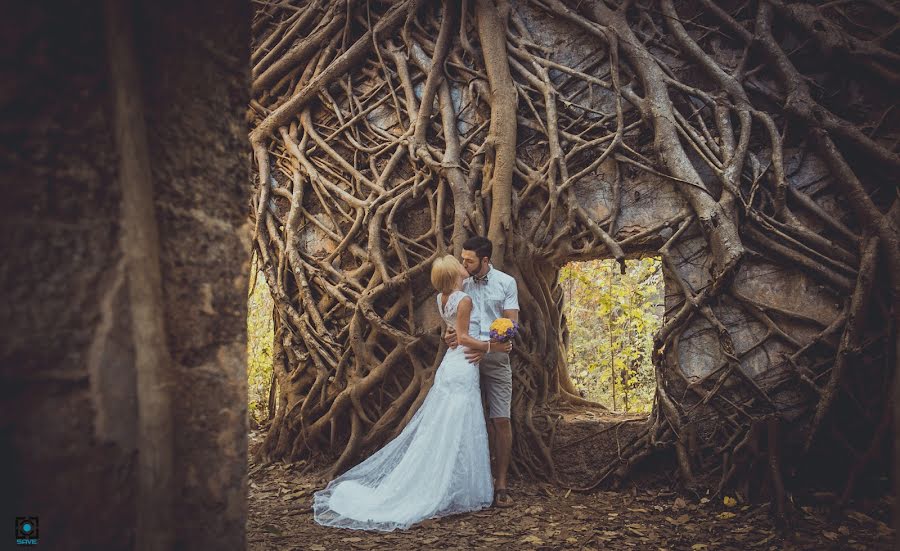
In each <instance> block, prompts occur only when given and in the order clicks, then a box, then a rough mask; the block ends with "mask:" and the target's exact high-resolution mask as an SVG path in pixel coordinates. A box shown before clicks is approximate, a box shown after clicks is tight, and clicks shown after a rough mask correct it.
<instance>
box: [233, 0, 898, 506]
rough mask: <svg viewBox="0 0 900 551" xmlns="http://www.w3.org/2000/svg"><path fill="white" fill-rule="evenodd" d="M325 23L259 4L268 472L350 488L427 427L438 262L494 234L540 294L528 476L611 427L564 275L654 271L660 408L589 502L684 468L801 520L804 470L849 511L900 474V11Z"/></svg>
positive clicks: (605, 464)
mask: <svg viewBox="0 0 900 551" xmlns="http://www.w3.org/2000/svg"><path fill="white" fill-rule="evenodd" d="M322 5H323V3H322V2H321V1H318V0H314V1H309V2H298V6H299V7H301V10H300V11H299V12H298V11H296V10H295V9H294V8H290V9H288V8H287V7H286V6H284V5H282V4H261V5H260V8H259V10H260V12H259V13H260V17H261V18H265V20H266V21H268V23H266V24H260V25H258V26H257V28H258V29H259V36H258V38H257V44H258V46H257V49H256V51H255V52H254V57H253V58H254V60H256V66H255V68H254V93H255V94H256V97H255V99H254V101H253V102H251V111H250V116H251V117H252V118H253V120H254V130H253V131H252V133H251V135H250V139H251V142H252V144H253V146H254V151H255V163H256V169H257V173H258V175H259V179H258V182H257V188H256V194H255V196H254V199H253V205H252V206H253V214H254V221H255V229H256V235H255V238H254V240H255V248H256V253H257V254H258V256H259V258H260V260H261V261H262V265H263V267H264V269H263V272H264V274H265V276H266V280H267V282H268V283H269V286H270V287H271V289H272V290H273V296H274V297H275V303H276V315H277V317H278V321H279V325H278V327H279V328H281V330H280V331H278V339H279V341H278V346H277V347H276V352H277V353H276V362H275V377H276V379H277V381H278V399H277V402H278V411H277V413H276V414H275V417H274V419H273V423H272V427H271V428H270V430H269V434H268V437H267V440H266V442H265V443H264V445H263V446H262V448H261V449H260V451H259V454H260V455H261V456H263V457H264V458H268V459H276V458H281V457H289V458H294V459H297V458H301V457H304V458H306V457H312V458H322V457H324V458H326V459H327V460H328V462H329V463H330V464H331V466H332V470H333V472H339V471H341V470H342V469H345V468H347V467H348V466H350V465H352V464H354V463H355V462H356V461H358V460H359V459H361V458H362V457H364V456H366V455H367V454H368V453H371V452H372V451H373V450H374V449H376V448H377V447H378V446H380V445H382V444H383V443H385V442H386V441H387V440H388V439H390V438H391V437H392V436H393V435H396V434H397V433H398V432H399V431H400V430H402V428H403V427H404V426H405V424H406V422H407V421H408V420H409V419H410V418H411V417H412V415H413V414H414V412H415V411H416V409H417V408H418V407H419V405H420V404H421V403H422V401H423V400H424V397H425V396H426V394H427V392H428V389H429V388H430V384H431V380H432V378H433V376H434V372H435V369H436V368H437V366H438V364H439V362H440V359H441V357H442V354H443V345H442V344H441V340H440V338H439V336H438V332H439V329H438V327H439V324H438V322H437V318H436V313H435V312H434V308H433V299H432V294H433V291H432V290H431V288H430V286H429V282H428V271H429V269H430V264H431V262H432V261H433V260H434V259H435V258H436V257H437V256H438V255H439V254H445V252H446V251H448V250H449V251H451V252H453V253H459V251H460V249H461V246H462V242H463V241H464V239H465V238H466V237H468V236H469V235H473V234H476V233H477V234H485V233H486V235H487V236H488V237H489V238H490V239H492V241H494V244H495V255H494V263H495V265H496V266H498V267H502V269H503V270H504V271H506V272H508V273H510V274H512V275H513V276H514V277H516V279H517V281H518V284H519V296H520V304H521V317H522V323H523V330H522V336H521V339H520V342H517V344H516V347H515V352H514V355H513V364H514V397H513V424H514V428H515V435H516V437H515V452H514V456H515V463H514V468H515V469H516V470H518V471H519V472H525V473H530V474H532V475H535V476H539V477H544V478H547V479H549V480H553V481H559V476H558V473H557V472H556V469H555V461H554V454H553V447H554V446H553V440H554V435H555V430H556V427H557V425H558V422H559V420H560V415H559V413H560V411H561V410H562V409H564V408H571V407H575V406H578V407H597V406H596V404H591V403H590V402H587V401H585V400H583V399H581V398H580V397H579V396H578V393H577V391H576V389H575V387H574V385H573V383H572V381H571V379H570V377H569V376H568V371H567V364H566V359H567V350H566V339H565V335H566V327H565V319H564V318H563V317H562V315H561V311H562V306H563V299H564V297H563V290H562V289H561V287H560V285H559V282H558V276H559V270H560V269H561V267H562V266H564V265H565V264H566V263H567V262H571V261H574V260H586V259H594V258H614V259H616V260H617V261H619V262H620V263H622V265H623V268H624V264H625V262H626V259H627V258H629V257H632V258H633V257H636V256H642V255H648V254H657V255H659V256H661V257H662V261H663V267H664V275H665V279H666V285H667V292H666V297H667V298H666V314H665V318H664V324H663V326H662V329H661V330H660V331H659V333H658V334H657V335H656V336H655V345H654V353H653V361H654V365H655V369H656V376H657V384H656V399H655V407H654V410H653V412H652V414H651V415H650V416H649V418H648V419H647V422H646V423H645V425H644V426H643V427H642V428H641V429H640V430H639V431H637V433H636V434H634V435H633V436H632V437H630V438H629V440H628V441H625V442H617V443H616V446H614V448H615V449H616V454H615V455H614V456H611V457H604V458H598V460H597V461H598V463H597V465H596V476H595V477H594V478H593V479H592V480H590V481H588V482H589V483H588V484H581V486H582V487H594V486H596V485H598V484H601V483H603V482H605V481H608V480H610V479H621V478H622V477H625V476H628V474H629V473H630V472H631V470H632V469H633V468H634V466H635V465H638V464H639V463H640V461H641V460H642V459H644V458H646V457H648V456H650V455H652V454H654V453H656V452H657V451H658V450H672V451H673V452H674V453H673V454H672V455H673V457H674V458H675V461H676V464H677V467H678V471H679V473H680V477H681V480H682V482H684V483H685V484H693V483H695V482H703V483H705V484H707V485H708V486H718V488H719V489H720V490H722V489H724V488H726V487H734V486H738V485H747V487H748V488H749V487H751V486H750V484H751V483H750V481H751V480H757V479H758V480H766V481H768V483H767V485H765V491H766V492H767V495H769V496H771V497H773V498H775V499H776V501H777V503H778V505H779V507H785V503H786V501H785V499H786V497H785V496H786V492H787V491H789V489H790V485H791V483H792V481H791V480H790V479H789V478H786V477H785V473H788V472H793V471H798V472H804V473H805V472H812V471H815V469H816V468H819V469H820V472H821V474H823V476H826V477H827V478H830V479H832V480H837V479H840V478H841V477H839V476H835V471H828V472H827V473H826V471H827V469H822V468H821V467H822V466H823V464H822V463H821V462H819V463H817V462H816V461H815V460H814V458H815V457H816V456H817V454H822V453H824V450H828V453H829V455H830V456H832V458H833V461H831V462H829V463H828V465H833V466H834V469H835V470H839V471H840V472H842V473H846V472H847V471H848V467H847V466H848V465H849V472H850V476H849V477H844V478H845V480H846V484H845V487H844V488H843V490H844V493H845V494H847V495H849V493H850V492H852V489H853V487H854V485H855V484H856V480H857V479H858V473H862V472H864V471H865V470H866V469H867V468H869V467H870V466H871V465H878V466H882V465H886V464H887V463H886V462H885V460H884V457H882V455H883V454H882V455H879V454H880V453H881V450H882V449H883V448H884V446H883V445H881V442H883V439H884V437H885V434H886V432H885V431H886V430H887V428H886V427H887V426H886V425H883V424H881V423H879V422H878V420H880V419H887V418H889V416H888V417H885V415H886V412H889V410H888V409H887V408H888V407H889V406H890V404H891V397H890V393H889V391H888V390H887V388H886V386H885V385H883V384H878V383H877V381H886V380H895V379H896V377H895V374H894V371H895V366H894V363H895V360H896V351H895V349H894V347H893V343H894V342H895V340H896V327H897V311H898V308H897V297H898V295H900V286H898V281H900V276H898V274H900V265H898V262H900V251H898V227H900V223H898V213H900V204H898V201H897V198H896V193H895V191H896V188H895V187H894V186H892V185H891V184H889V183H888V182H891V181H893V180H892V177H893V172H894V171H895V169H896V167H897V165H898V161H897V154H896V153H895V152H894V151H893V150H892V149H891V147H892V146H891V145H890V144H893V143H895V142H896V139H897V136H898V119H897V116H896V114H894V113H893V112H892V107H893V105H892V101H893V99H892V98H893V97H894V95H895V94H894V93H893V92H894V90H893V88H892V87H894V86H895V85H896V75H895V73H894V71H893V69H892V66H891V65H890V62H891V61H895V60H896V56H897V54H896V52H893V51H891V50H890V48H891V47H892V46H891V45H890V44H889V43H888V42H889V41H888V40H887V38H886V37H888V36H890V30H891V29H892V28H893V26H894V25H895V24H896V17H897V14H896V12H895V11H894V10H891V9H885V8H884V7H883V6H881V5H880V4H879V3H870V4H866V5H865V6H859V7H857V8H854V9H855V10H856V11H853V12H852V14H848V13H846V12H842V11H840V9H839V7H838V6H836V5H829V4H826V5H822V6H819V7H815V6H810V5H807V4H802V3H796V2H788V3H785V2H781V1H772V2H767V1H765V0H763V1H759V2H757V1H755V0H754V1H752V2H750V3H749V4H746V5H745V6H743V7H742V9H740V10H731V9H730V8H728V7H727V6H724V5H720V4H719V3H714V2H710V1H709V0H698V1H697V2H675V1H673V0H660V1H659V2H654V1H647V2H632V1H624V2H618V3H616V2H602V1H599V0H593V1H585V2H574V1H573V2H569V1H562V0H534V1H526V0H518V1H511V0H510V1H508V0H469V1H463V2H432V3H428V2H408V3H398V4H392V5H391V6H390V7H387V8H384V7H381V5H378V6H371V5H366V9H363V6H362V5H361V4H359V3H358V2H357V1H355V0H348V1H347V2H346V3H340V4H335V5H334V6H332V7H331V8H327V9H322ZM744 8H746V9H744ZM310 14H312V15H310ZM776 17H784V20H783V21H780V20H779V21H776V20H775V18H776ZM847 17H851V18H854V21H853V22H852V23H848V22H847V21H846V18H847ZM822 28H825V29H828V33H827V35H824V34H822V31H821V29H822ZM710 29H715V32H710ZM788 52H789V53H790V55H788ZM822 53H824V54H826V56H831V57H834V56H838V57H841V58H847V57H849V58H852V59H854V60H855V61H856V62H858V69H859V70H858V71H844V70H842V69H838V68H836V67H835V66H833V65H829V64H828V63H827V62H825V61H823V59H825V58H823V56H822V55H821V54H822ZM822 75H831V76H829V77H828V78H827V79H826V78H824V77H823V76H822ZM873 75H876V76H880V77H886V79H887V81H886V82H885V81H875V80H873V78H874V77H873ZM838 76H839V78H837V77H838ZM832 77H835V78H832ZM810 83H813V85H811V84H810ZM362 241H364V243H365V244H361V242H362ZM611 277H614V276H611ZM878 305H886V306H883V307H882V306H878ZM851 364H852V365H853V366H854V369H848V366H849V365H851ZM611 375H612V377H611V379H612V380H611V384H613V385H615V380H616V379H617V378H618V377H619V376H620V373H619V372H617V370H615V369H613V371H612V373H611ZM621 376H622V380H623V383H624V384H625V385H626V386H623V390H624V391H625V392H626V400H627V399H628V395H627V392H628V388H627V382H626V381H627V377H628V375H627V369H624V370H622V373H621ZM891 377H893V378H894V379H891ZM613 388H615V386H614V387H613ZM626 407H627V406H626ZM838 412H840V414H838ZM873 420H874V421H873ZM613 436H614V435H613V433H610V437H613ZM835 450H837V451H835ZM852 458H856V459H857V460H856V461H855V463H854V461H853V460H851V459H852ZM786 464H788V465H790V466H791V467H792V468H791V469H790V470H787V469H786V468H785V465H786ZM801 464H802V465H806V466H808V467H810V468H806V469H799V468H797V467H798V466H799V465H801ZM761 465H763V466H764V467H762V468H761V467H760V466H761ZM582 482H584V481H582ZM757 486H758V485H757ZM779 510H780V511H784V512H789V511H788V509H787V508H782V509H779Z"/></svg>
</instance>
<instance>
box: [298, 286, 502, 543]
mask: <svg viewBox="0 0 900 551" xmlns="http://www.w3.org/2000/svg"><path fill="white" fill-rule="evenodd" d="M464 296H466V294H465V293H463V292H462V291H456V292H454V293H452V294H451V295H450V297H449V298H448V300H447V305H446V307H445V308H441V301H440V294H439V295H438V311H439V312H440V313H441V317H442V318H443V319H444V321H445V322H447V324H448V325H449V326H450V327H455V326H456V310H457V306H458V305H459V301H460V300H461V299H462V298H463V297H464ZM478 333H479V328H478V320H477V319H473V320H471V321H470V323H469V334H470V335H478ZM492 500H493V483H492V478H491V467H490V457H489V452H488V439H487V430H486V428H485V421H484V412H483V409H482V405H481V392H480V390H479V386H478V367H477V366H476V365H474V364H471V363H469V362H468V361H467V360H466V357H465V355H464V354H463V347H461V346H457V347H456V348H454V349H450V350H448V351H447V354H446V355H445V356H444V359H443V361H442V362H441V365H440V366H439V367H438V369H437V373H436V375H435V377H434V385H433V386H432V387H431V390H430V391H429V392H428V396H426V397H425V400H424V401H423V403H422V406H421V407H420V408H419V410H418V411H417V412H416V413H415V415H414V416H413V418H412V419H411V420H410V422H409V424H408V425H407V426H406V428H404V429H403V432H401V433H400V434H399V435H398V436H397V438H395V439H394V440H392V441H390V442H389V443H388V444H387V445H385V446H384V447H383V448H382V449H381V450H379V451H377V452H376V453H375V454H374V455H372V456H371V457H369V458H368V459H366V460H365V461H363V462H362V463H360V464H359V465H357V466H355V467H353V468H352V469H350V470H349V471H347V472H346V473H344V474H343V475H341V476H339V477H338V478H336V479H334V480H332V481H331V483H329V484H328V486H327V487H326V488H325V489H324V490H321V491H318V492H316V493H315V494H314V496H313V514H314V516H315V520H316V522H318V523H319V524H322V525H324V526H334V527H338V528H350V529H354V530H379V531H385V532H390V531H393V530H395V529H398V528H400V529H406V528H409V527H410V526H411V525H413V524H415V523H417V522H420V521H422V520H425V519H428V518H435V517H441V516H445V515H450V514H454V513H462V512H467V511H476V510H479V509H483V508H485V507H488V506H490V504H491V502H492Z"/></svg>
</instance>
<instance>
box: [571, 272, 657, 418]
mask: <svg viewBox="0 0 900 551" xmlns="http://www.w3.org/2000/svg"><path fill="white" fill-rule="evenodd" d="M559 281H560V285H561V286H562V289H563V293H564V296H565V301H564V307H563V315H564V316H565V319H566V326H567V327H566V331H567V334H566V335H565V338H566V342H567V352H566V354H567V358H566V359H567V363H568V367H569V374H570V375H571V377H572V380H573V382H574V383H575V386H576V388H578V390H579V391H580V392H581V393H582V395H583V397H584V398H587V399H589V400H591V401H594V402H598V403H600V404H603V405H604V406H606V407H607V408H609V410H610V411H613V412H622V413H649V412H650V410H651V409H652V407H653V395H654V388H655V385H656V381H655V374H654V370H653V364H652V360H651V358H652V352H653V335H654V333H656V332H657V331H658V330H659V328H660V326H661V325H662V321H663V314H664V311H665V304H664V303H665V291H664V283H663V273H662V261H661V259H660V258H659V257H645V258H641V259H638V260H629V261H628V262H627V267H626V270H625V273H624V274H622V273H620V268H619V265H618V264H617V263H616V261H615V260H613V259H605V260H590V261H586V262H570V263H568V264H566V265H565V266H564V267H563V268H562V270H561V272H560V277H559Z"/></svg>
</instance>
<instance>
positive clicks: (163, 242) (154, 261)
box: [0, 1, 250, 549]
mask: <svg viewBox="0 0 900 551" xmlns="http://www.w3.org/2000/svg"><path fill="white" fill-rule="evenodd" d="M110 6H115V9H110ZM108 18H111V19H108ZM117 18H124V19H117ZM107 23H109V24H107ZM128 24H131V29H130V30H128ZM249 24H250V5H249V3H246V2H220V1H215V2H213V1H201V2H193V3H189V4H183V3H176V2H140V1H135V2H127V3H125V2H123V3H118V2H109V3H107V4H104V3H102V2H74V1H70V2H57V3H53V4H52V5H51V4H47V3H32V2H20V3H17V4H15V5H13V6H11V7H9V8H8V9H7V11H6V13H5V14H4V17H3V19H2V22H0V36H2V37H3V38H2V41H3V47H2V48H0V55H2V56H4V58H5V59H4V60H3V61H4V63H2V64H0V81H2V83H3V84H2V85H0V112H2V117H0V140H2V144H3V146H2V148H0V182H2V184H0V185H2V188H3V197H4V200H3V201H2V202H0V204H2V206H0V209H2V215H0V224H2V232H0V233H2V238H0V239H2V243H3V245H2V250H3V261H2V263H0V282H2V286H3V289H4V291H5V292H4V296H5V299H4V301H3V303H4V304H3V308H0V323H2V326H3V335H4V338H3V340H2V345H0V394H2V404H3V410H2V415H0V442H2V449H0V452H2V454H3V457H4V465H5V466H7V470H6V472H5V473H4V477H3V478H4V487H3V488H2V495H3V496H4V498H3V500H2V501H3V518H5V519H8V522H10V523H12V518H13V517H14V516H24V515H37V516H38V517H39V519H40V526H39V529H40V545H42V546H44V547H47V548H50V549H76V548H77V549H82V548H84V549H100V548H104V549H127V548H132V547H135V546H137V543H138V542H139V541H140V542H141V543H147V541H148V539H147V537H146V535H147V534H148V533H152V532H159V533H157V534H153V539H154V541H159V542H164V543H165V545H166V546H167V547H177V548H196V549H242V548H243V547H244V541H245V536H244V522H245V515H246V505H245V494H246V491H245V490H246V489H245V484H246V375H245V361H246V359H245V355H246V349H245V341H246V334H245V332H246V321H245V316H246V313H245V312H246V287H247V273H248V271H249V269H248V259H249V249H248V247H247V244H248V242H249V234H248V233H247V232H248V231H249V230H248V228H249V226H248V225H247V223H246V220H247V216H246V215H247V207H246V205H247V194H248V185H249V181H250V180H249V175H248V165H247V159H248V156H247V153H248V147H247V143H246V131H247V130H246V125H245V121H244V109H245V107H246V105H247V102H248V90H249V87H248V82H247V80H248V65H249V59H248V57H249V52H248V45H249ZM109 28H114V29H116V30H117V31H116V33H108V32H107V30H108V29H109ZM113 34H115V35H116V36H117V37H118V38H117V39H118V40H119V41H120V42H115V40H113V39H112V38H111V35H113ZM121 41H124V42H125V43H126V46H130V48H121V47H120V46H121V44H122V42H121ZM109 44H116V46H115V47H114V48H113V50H112V51H111V50H110V46H109ZM126 50H130V51H126ZM112 59H118V62H119V63H120V65H122V66H124V67H125V71H126V73H129V74H131V75H133V76H134V78H133V79H132V81H131V82H130V83H129V82H124V81H123V77H122V72H121V70H120V71H118V72H116V71H114V70H112V69H111V67H112V66H115V63H111V61H110V60H112ZM120 69H121V67H120ZM125 80H128V79H127V78H126V79H125ZM123 91H124V93H125V94H126V95H127V97H126V98H125V100H126V104H127V105H125V106H124V107H123V105H124V104H123V103H122V102H121V101H117V99H118V100H121V99H122V94H123ZM134 91H137V92H138V93H136V94H134V93H132V92H134ZM117 94H118V96H117ZM123 109H124V110H123ZM123 113H130V114H131V115H134V116H135V118H134V119H133V120H132V119H128V118H123ZM134 120H137V121H142V123H141V124H134V122H133V121H134ZM128 144H130V145H128ZM135 152H137V153H135ZM123 153H124V155H125V157H123V156H122V154H123ZM141 159H143V161H142V160H141ZM135 169H137V173H136V174H137V176H136V177H131V176H128V175H129V174H132V175H134V174H135ZM145 184H146V186H148V187H147V190H149V191H150V193H152V205H150V206H148V211H147V212H149V213H150V217H149V219H146V220H145V219H141V218H139V217H138V218H135V217H134V216H133V214H130V213H131V212H132V211H129V210H128V209H127V208H126V205H127V204H128V198H129V197H131V201H132V204H133V203H134V196H132V195H129V193H131V192H130V191H129V190H133V189H135V187H138V188H140V186H141V185H145ZM145 206H147V205H145ZM137 207H138V208H140V205H139V204H138V205H137ZM148 220H149V223H148ZM147 236H150V237H149V238H148V237H147ZM146 243H150V244H151V245H152V246H151V247H149V248H146V249H145V248H144V245H143V244H146ZM136 244H142V245H139V246H137V247H136ZM149 249H152V250H149ZM145 271H149V272H155V273H156V274H158V278H157V281H158V289H157V290H156V292H157V293H158V295H159V296H161V298H162V300H161V301H158V304H156V305H155V306H154V307H153V308H151V310H152V311H155V312H156V313H157V315H156V317H155V318H153V319H148V318H147V317H146V316H144V315H143V314H140V312H146V308H144V307H146V306H147V304H146V301H145V300H144V299H142V298H141V297H142V296H147V295H146V294H145V293H146V292H147V289H145V288H144V286H145V283H146V281H148V280H153V278H152V277H150V278H147V277H144V276H145V275H146V274H145V273H144V272H145ZM151 296H152V293H151ZM151 318H152V316H151ZM154 324H156V325H158V326H159V327H162V328H163V333H162V335H163V337H164V338H162V339H160V342H158V343H157V342H148V341H147V340H146V338H145V337H146V335H147V334H148V332H147V327H148V325H154ZM150 352H153V354H157V356H159V357H161V358H163V359H162V360H161V361H158V362H154V363H152V364H151V365H150V366H151V367H152V370H153V371H154V373H156V374H158V375H160V376H161V377H162V379H161V380H162V381H163V383H164V384H163V385H162V386H160V387H148V385H147V384H146V382H147V380H148V379H147V377H146V373H145V372H139V371H138V369H137V366H138V365H143V364H141V363H140V361H141V358H142V357H143V358H147V357H148V354H149V353H150ZM153 354H150V356H149V357H154V356H153ZM142 369H144V368H143V367H142ZM142 401H143V402H142ZM148 401H150V402H151V403H155V404H164V405H167V410H166V411H168V413H169V414H170V415H169V416H165V415H164V416H161V418H160V419H147V418H145V417H142V416H141V415H140V412H141V411H144V412H146V411H150V410H148V409H147V408H146V407H145V406H146V403H147V402H148ZM164 417H167V418H168V422H162V418H164ZM148 435H155V438H156V439H157V440H153V439H150V438H148ZM152 441H158V442H162V443H163V445H161V446H155V447H154V449H147V444H148V442H152ZM142 452H143V456H142ZM142 457H143V459H144V461H142V460H141V459H142ZM149 457H168V458H169V460H170V463H169V465H168V471H169V473H168V477H169V478H168V479H165V478H163V479H161V483H160V484H159V485H158V486H157V487H156V488H155V489H153V488H154V484H153V483H154V480H157V479H155V478H154V477H155V474H154V472H151V471H152V470H153V466H152V465H150V469H148V465H147V458H149ZM148 487H149V488H151V490H150V492H149V493H150V494H153V497H154V499H163V500H165V501H167V502H168V503H170V504H171V507H169V508H168V509H166V508H164V507H157V506H151V505H152V503H155V502H151V501H149V500H148V499H146V497H147V493H148V490H147V488H148ZM141 488H144V489H143V490H141ZM142 492H143V493H142ZM142 496H143V497H142ZM10 537H11V536H10ZM7 543H10V542H7Z"/></svg>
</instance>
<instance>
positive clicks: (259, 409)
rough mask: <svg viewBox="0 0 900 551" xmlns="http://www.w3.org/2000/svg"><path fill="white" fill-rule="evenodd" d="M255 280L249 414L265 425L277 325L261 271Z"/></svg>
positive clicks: (250, 318)
mask: <svg viewBox="0 0 900 551" xmlns="http://www.w3.org/2000/svg"><path fill="white" fill-rule="evenodd" d="M254 268H255V265H254ZM255 280H256V285H255V286H253V285H251V288H250V294H249V296H248V297H247V398H248V400H249V403H248V409H249V411H250V415H252V416H253V418H254V419H256V421H257V422H262V421H264V420H265V419H267V418H268V414H269V412H268V404H269V385H270V384H271V383H272V344H273V341H274V331H275V327H274V325H275V322H274V321H273V318H272V308H273V307H274V302H273V300H272V295H271V293H270V292H269V287H268V286H267V285H266V280H265V278H264V277H263V275H262V273H261V272H259V273H257V274H256V278H255ZM251 283H252V282H251Z"/></svg>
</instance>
